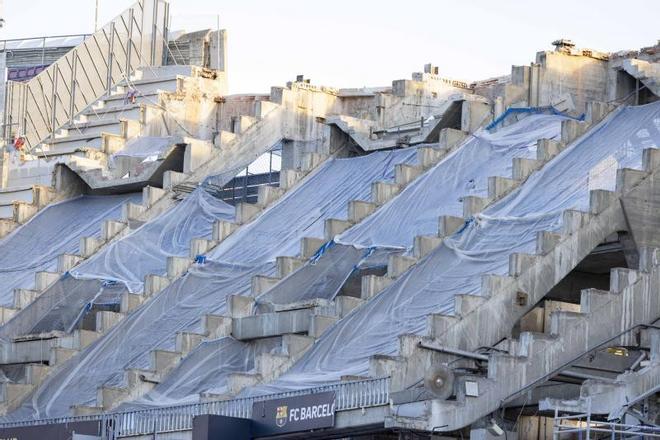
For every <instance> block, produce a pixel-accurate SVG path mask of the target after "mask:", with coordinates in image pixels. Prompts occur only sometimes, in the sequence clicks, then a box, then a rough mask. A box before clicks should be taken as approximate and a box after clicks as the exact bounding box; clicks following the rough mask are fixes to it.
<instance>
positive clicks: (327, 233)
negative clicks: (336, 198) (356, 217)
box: [323, 218, 353, 242]
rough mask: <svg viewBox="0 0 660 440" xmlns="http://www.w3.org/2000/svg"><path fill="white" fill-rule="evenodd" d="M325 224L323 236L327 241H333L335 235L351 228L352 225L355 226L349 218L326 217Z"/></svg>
mask: <svg viewBox="0 0 660 440" xmlns="http://www.w3.org/2000/svg"><path fill="white" fill-rule="evenodd" d="M323 226H324V227H323V238H324V240H325V241H326V242H327V241H332V240H333V239H334V238H335V236H337V235H339V234H341V233H342V232H344V231H345V230H347V229H349V228H350V227H351V226H353V223H351V222H350V221H348V220H340V219H336V218H327V219H325V222H324V225H323Z"/></svg>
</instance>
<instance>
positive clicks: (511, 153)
mask: <svg viewBox="0 0 660 440" xmlns="http://www.w3.org/2000/svg"><path fill="white" fill-rule="evenodd" d="M563 119H564V118H563V117H559V116H552V115H550V116H548V115H538V116H530V117H528V118H526V119H525V120H523V121H521V122H519V123H517V124H516V125H515V126H511V127H507V128H506V129H503V130H501V131H499V132H498V133H496V134H489V133H487V132H484V131H481V132H479V133H478V134H477V136H476V137H474V138H472V139H469V140H467V141H466V142H465V143H464V145H463V146H462V147H461V148H460V149H459V150H458V151H456V152H455V153H453V154H451V155H449V156H447V157H446V158H445V159H443V161H442V162H440V163H439V164H437V165H436V166H435V167H434V168H432V169H431V170H429V171H428V172H427V173H426V174H425V175H423V176H420V178H418V179H416V180H415V181H414V182H412V183H411V184H410V185H408V187H407V188H406V189H404V191H402V193H401V194H399V195H398V196H397V197H395V198H394V199H392V200H391V201H390V202H388V203H387V204H385V205H384V206H383V207H381V208H380V209H379V210H378V211H376V213H374V214H373V215H371V216H370V217H368V218H367V219H365V220H364V221H363V222H361V223H359V224H358V225H356V226H354V227H353V228H351V229H349V230H348V231H347V232H345V233H344V234H342V235H341V236H340V239H341V238H342V237H344V236H349V237H354V241H355V242H356V243H357V244H358V245H360V247H361V246H370V245H373V244H378V245H380V246H387V247H383V248H373V247H370V248H360V247H354V246H351V245H338V244H333V245H330V246H327V247H326V248H325V249H324V251H323V252H322V253H321V252H319V255H318V256H317V258H313V259H311V260H310V261H309V262H307V263H306V264H305V266H303V267H302V268H300V269H299V270H297V271H295V272H293V273H292V274H290V275H289V276H288V277H287V278H286V279H284V280H282V281H281V282H280V283H278V284H277V285H276V286H275V287H273V288H272V289H270V290H268V291H267V292H266V293H264V294H262V295H260V296H259V297H258V298H257V309H258V310H259V311H261V312H268V311H270V309H271V308H272V306H273V305H276V304H279V305H282V304H290V303H294V302H298V301H304V300H311V299H314V298H322V299H330V300H331V299H333V298H334V297H335V295H336V294H338V293H344V292H342V291H340V289H342V286H343V289H346V287H347V285H348V284H349V283H346V281H347V280H348V279H349V277H350V276H351V275H352V274H353V273H355V272H358V273H359V271H358V269H362V270H363V269H365V268H370V267H373V266H379V265H380V266H384V265H386V264H387V257H388V255H390V254H391V253H392V252H398V253H400V252H401V249H399V250H398V251H395V250H393V249H392V248H405V246H407V245H408V244H409V243H410V244H411V243H412V238H413V236H414V235H418V234H427V233H435V232H436V231H437V223H438V222H437V219H438V216H439V215H441V214H454V215H457V214H460V211H461V207H462V205H461V202H460V201H459V198H460V196H462V195H465V194H475V195H485V194H486V191H487V189H486V186H487V177H488V176H490V175H503V176H506V175H510V173H511V163H512V158H513V157H535V153H536V140H537V139H539V138H548V139H551V138H556V137H558V136H559V134H560V131H561V121H562V120H563ZM438 189H443V190H438ZM456 210H458V212H456ZM402 219H403V220H402ZM431 272H433V270H431ZM359 281H360V278H359V277H356V284H357V286H355V290H358V289H359ZM237 344H240V345H237ZM241 347H242V348H241ZM239 349H240V350H242V352H243V353H245V356H246V357H245V358H242V357H241V359H242V362H240V363H239V364H240V365H246V366H248V367H250V368H252V361H250V357H249V356H248V353H251V350H254V346H253V344H250V343H238V342H236V341H233V342H231V343H229V342H227V340H226V338H223V339H219V340H216V341H209V342H207V343H206V344H204V346H203V347H200V351H202V352H203V354H202V353H197V354H196V355H195V357H194V358H191V359H186V360H185V361H184V362H183V363H182V364H181V365H180V366H178V367H177V369H176V370H175V371H174V372H173V376H172V378H173V379H171V378H170V377H168V378H166V379H165V381H164V382H163V383H162V384H160V385H159V386H157V387H156V389H155V390H154V391H152V392H150V393H149V394H148V395H147V396H145V397H143V398H141V399H139V400H138V401H137V402H134V404H135V405H137V406H144V405H154V404H157V402H158V401H159V399H162V398H164V396H169V397H168V399H169V401H170V402H173V401H174V400H173V399H175V397H176V398H178V399H179V401H180V402H188V401H192V400H194V399H195V398H196V396H197V395H199V394H200V393H205V392H206V393H211V394H223V393H225V392H226V391H227V390H226V385H227V382H226V381H227V376H228V375H229V374H230V373H231V372H234V371H236V370H235V368H236V367H237V365H239V364H237V363H236V356H237V355H238V353H240V352H237V350H239ZM200 358H204V359H205V362H204V365H203V367H199V366H197V365H196V364H195V361H196V360H198V359H200ZM193 359H194V360H193ZM198 371H199V373H197V372H198ZM244 371H249V370H244ZM193 372H195V373H193ZM202 372H203V373H202ZM183 377H185V378H186V379H187V382H186V383H185V385H183V382H182V379H181V378H183ZM174 378H175V379H174ZM176 386H178V387H179V389H178V390H176V391H175V388H176Z"/></svg>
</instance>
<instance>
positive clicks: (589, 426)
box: [587, 396, 591, 440]
mask: <svg viewBox="0 0 660 440" xmlns="http://www.w3.org/2000/svg"><path fill="white" fill-rule="evenodd" d="M590 438H591V396H589V397H588V398H587V440H590Z"/></svg>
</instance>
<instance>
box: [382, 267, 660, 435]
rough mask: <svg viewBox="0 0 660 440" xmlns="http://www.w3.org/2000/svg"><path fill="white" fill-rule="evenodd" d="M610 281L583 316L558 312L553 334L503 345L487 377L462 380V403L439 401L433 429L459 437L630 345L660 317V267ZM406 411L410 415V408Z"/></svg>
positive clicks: (590, 296) (587, 298)
mask: <svg viewBox="0 0 660 440" xmlns="http://www.w3.org/2000/svg"><path fill="white" fill-rule="evenodd" d="M610 279H611V284H610V290H609V291H600V290H596V289H587V290H583V291H582V297H581V300H580V312H567V311H555V312H553V313H552V314H551V325H550V329H549V331H548V332H547V333H533V332H523V333H521V334H520V337H519V339H509V340H507V341H505V343H503V344H499V345H498V347H501V348H506V349H508V350H507V352H500V351H496V352H492V353H490V354H488V355H484V356H483V357H484V358H486V361H485V362H487V364H488V365H487V374H486V375H485V376H481V375H461V376H458V377H457V378H456V381H455V385H454V388H455V394H456V400H453V401H441V400H438V401H433V403H432V405H431V408H432V410H431V414H430V415H429V418H428V420H427V421H426V422H427V423H428V425H427V428H428V426H442V428H441V430H443V431H454V430H457V429H460V428H462V427H464V426H467V425H469V424H471V423H473V422H475V421H476V420H478V419H479V418H481V417H484V416H486V415H488V414H490V413H491V412H493V411H495V410H497V408H499V407H500V406H501V405H502V404H506V403H507V402H510V401H511V400H512V399H513V398H515V397H517V396H518V395H520V394H521V393H524V391H526V390H527V389H529V388H531V387H533V386H535V385H538V384H540V383H542V382H544V381H546V380H547V379H549V378H551V377H553V376H555V375H558V374H562V372H566V373H567V374H570V370H568V367H569V366H570V365H571V364H573V363H575V362H576V361H577V360H578V359H579V358H581V357H582V356H584V355H585V354H588V353H589V352H590V351H593V350H596V349H598V348H602V347H603V345H604V344H610V345H613V346H621V345H628V343H627V342H628V341H629V340H630V339H631V337H630V335H629V334H627V333H626V332H627V331H629V330H633V329H635V327H636V326H639V325H648V324H651V323H653V322H654V321H655V320H657V319H658V317H660V299H659V298H658V296H657V295H656V294H655V293H654V292H655V289H657V286H658V285H659V284H658V283H659V282H660V267H658V266H655V267H653V268H652V269H651V271H650V272H649V273H642V272H638V271H634V270H630V269H613V270H612V272H611V278H610ZM622 333H623V334H622ZM420 347H423V348H425V349H428V350H431V351H433V350H434V345H433V344H431V343H428V344H427V343H422V344H421V345H420ZM402 348H403V347H402ZM656 350H657V348H656V349H655V350H654V351H656ZM654 355H655V353H654ZM404 356H405V354H404ZM656 376H659V374H656ZM468 382H469V383H470V385H469V387H470V389H472V390H474V389H475V387H476V389H478V392H477V393H476V394H478V395H476V396H475V395H474V393H469V394H466V390H467V389H468V388H467V386H466V383H468ZM601 383H602V384H606V385H604V386H607V387H613V388H619V387H620V386H621V385H620V384H616V383H615V384H611V381H607V382H606V381H605V379H603V381H602V382H601ZM475 384H476V385H475ZM395 401H396V398H395ZM411 404H412V403H410V404H402V406H405V405H411ZM400 411H401V412H405V410H404V408H400ZM394 413H397V411H394ZM391 423H392V425H394V426H401V424H403V425H404V426H406V427H411V426H410V424H409V421H407V420H406V419H405V418H402V419H401V420H399V419H398V418H397V417H396V416H394V417H393V418H392V420H391ZM412 423H418V422H416V421H415V422H412Z"/></svg>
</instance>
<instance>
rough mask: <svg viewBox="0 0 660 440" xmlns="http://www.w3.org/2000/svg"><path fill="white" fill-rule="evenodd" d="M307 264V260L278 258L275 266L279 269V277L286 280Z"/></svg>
mask: <svg viewBox="0 0 660 440" xmlns="http://www.w3.org/2000/svg"><path fill="white" fill-rule="evenodd" d="M304 264H305V260H304V259H302V258H297V257H277V258H276V259H275V265H276V267H277V277H278V278H286V277H287V276H289V275H290V274H292V273H293V272H295V271H296V270H298V269H299V268H301V267H302V266H303V265H304Z"/></svg>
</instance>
